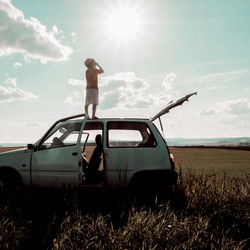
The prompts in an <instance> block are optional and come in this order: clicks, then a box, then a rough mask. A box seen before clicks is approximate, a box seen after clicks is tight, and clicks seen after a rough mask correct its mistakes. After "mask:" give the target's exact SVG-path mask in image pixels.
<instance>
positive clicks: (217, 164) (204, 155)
mask: <svg viewBox="0 0 250 250" xmlns="http://www.w3.org/2000/svg"><path fill="white" fill-rule="evenodd" d="M170 152H171V153H172V154H173V155H174V157H175V164H176V167H177V168H182V170H184V171H187V170H188V171H189V170H191V171H192V172H195V173H205V174H206V173H212V172H214V173H216V174H219V175H222V174H224V173H226V174H230V175H234V176H235V175H237V176H238V175H241V174H242V173H246V172H248V173H249V172H250V151H245V150H236V149H220V148H195V147H194V148H185V147H170Z"/></svg>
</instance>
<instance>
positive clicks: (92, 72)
mask: <svg viewBox="0 0 250 250" xmlns="http://www.w3.org/2000/svg"><path fill="white" fill-rule="evenodd" d="M98 74H100V73H99V70H98V69H97V68H89V69H87V70H86V80H87V87H86V88H87V89H96V90H98Z"/></svg>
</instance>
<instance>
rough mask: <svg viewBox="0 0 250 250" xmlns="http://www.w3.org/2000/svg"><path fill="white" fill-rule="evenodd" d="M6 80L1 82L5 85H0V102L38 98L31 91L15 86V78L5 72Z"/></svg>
mask: <svg viewBox="0 0 250 250" xmlns="http://www.w3.org/2000/svg"><path fill="white" fill-rule="evenodd" d="M6 77H7V78H6V80H5V81H4V82H3V83H4V84H5V85H9V86H7V87H5V86H3V85H0V103H3V102H12V101H15V100H29V99H36V98H38V97H37V96H36V95H34V94H33V93H30V92H27V91H24V90H22V89H21V88H19V87H17V78H13V77H10V76H9V75H8V74H6Z"/></svg>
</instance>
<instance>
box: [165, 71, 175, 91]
mask: <svg viewBox="0 0 250 250" xmlns="http://www.w3.org/2000/svg"><path fill="white" fill-rule="evenodd" d="M175 79H176V74H174V73H170V74H168V75H166V77H165V78H164V80H163V82H162V85H163V86H164V87H165V90H166V91H169V90H171V89H173V82H174V80H175Z"/></svg>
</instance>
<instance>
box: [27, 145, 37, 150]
mask: <svg viewBox="0 0 250 250" xmlns="http://www.w3.org/2000/svg"><path fill="white" fill-rule="evenodd" d="M27 148H28V149H29V150H34V149H35V146H34V145H33V144H28V145H27Z"/></svg>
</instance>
